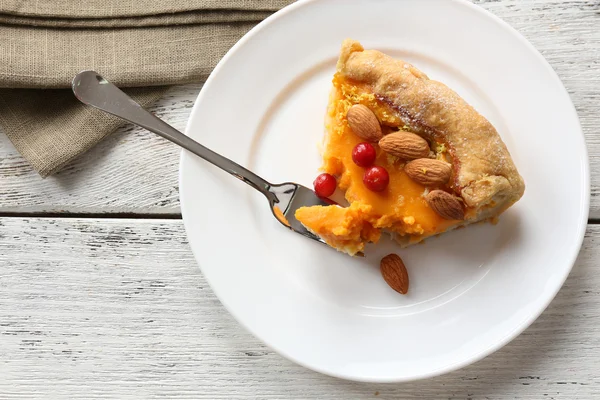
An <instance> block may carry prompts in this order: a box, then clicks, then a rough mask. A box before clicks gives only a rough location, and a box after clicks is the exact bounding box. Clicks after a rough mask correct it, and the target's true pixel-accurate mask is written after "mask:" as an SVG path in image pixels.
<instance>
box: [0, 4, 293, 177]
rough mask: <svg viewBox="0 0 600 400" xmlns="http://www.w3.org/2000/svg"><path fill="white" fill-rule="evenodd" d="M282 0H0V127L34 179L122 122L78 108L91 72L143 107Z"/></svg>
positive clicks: (209, 64)
mask: <svg viewBox="0 0 600 400" xmlns="http://www.w3.org/2000/svg"><path fill="white" fill-rule="evenodd" d="M291 2H292V1H291V0H134V1H129V0H80V1H75V0H0V127H1V128H2V130H3V131H4V132H5V133H6V135H8V137H9V138H10V140H11V141H12V142H13V144H14V145H15V147H16V148H17V150H18V151H19V152H20V153H21V154H22V155H23V157H25V158H26V159H27V160H28V161H29V163H30V164H31V165H32V166H33V168H34V169H35V170H36V171H38V172H39V174H40V175H41V176H43V177H45V176H48V175H50V174H52V173H54V172H57V171H58V170H60V169H61V168H62V167H63V166H64V165H65V164H66V163H68V162H69V161H70V160H72V159H73V158H74V157H76V156H78V155H80V154H81V153H83V152H85V151H86V150H88V149H89V148H91V147H92V146H93V145H95V144H96V143H98V142H99V141H100V140H101V139H102V138H104V137H105V136H106V135H108V134H109V133H111V132H112V131H114V130H115V129H116V128H117V127H118V126H119V125H121V124H122V121H121V120H119V119H117V118H114V117H111V116H107V115H106V114H104V113H102V112H100V111H98V110H94V109H92V108H90V107H86V106H84V105H82V104H80V103H79V102H78V101H77V100H76V99H75V98H74V96H73V94H72V92H71V90H70V83H71V80H72V79H73V77H74V76H75V74H76V73H77V72H79V71H82V70H85V69H93V70H95V71H97V72H99V73H100V74H101V75H103V76H104V77H106V78H107V79H109V80H110V81H111V82H113V83H115V84H116V85H118V86H120V87H126V88H127V89H125V91H126V92H128V93H129V94H130V95H131V96H133V97H134V98H135V99H136V100H137V101H138V102H140V103H141V104H142V105H143V106H147V105H149V104H151V103H152V102H154V101H156V100H157V99H158V98H159V97H160V96H161V95H162V94H163V93H164V92H165V90H166V87H167V86H166V85H173V84H182V83H189V82H201V81H203V80H204V79H206V77H207V76H208V74H209V73H210V72H211V70H212V68H213V67H214V66H215V64H216V63H217V62H218V61H219V60H220V59H221V57H222V56H223V55H224V54H225V53H226V52H227V50H228V49H229V48H230V47H231V46H232V45H233V44H234V43H235V42H236V41H237V40H238V39H239V38H240V37H242V36H243V35H244V34H245V33H246V32H247V31H248V30H250V28H252V27H253V26H254V25H255V24H256V23H258V22H259V21H261V20H262V19H264V18H265V17H267V16H268V15H270V14H271V13H273V12H274V11H276V10H278V9H279V8H281V7H283V6H285V5H287V4H289V3H291Z"/></svg>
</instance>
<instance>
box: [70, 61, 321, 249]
mask: <svg viewBox="0 0 600 400" xmlns="http://www.w3.org/2000/svg"><path fill="white" fill-rule="evenodd" d="M72 88H73V93H75V97H77V99H79V101H81V102H82V103H84V104H87V105H90V106H93V107H96V108H98V109H100V110H102V111H104V112H107V113H109V114H112V115H115V116H117V117H119V118H122V119H124V120H126V121H129V122H131V123H133V124H135V125H139V126H141V127H142V128H145V129H147V130H149V131H150V132H154V133H156V134H158V135H160V136H162V137H164V138H165V139H167V140H170V141H171V142H173V143H175V144H177V145H179V146H181V147H183V148H184V149H186V150H188V151H190V152H192V153H193V154H195V155H197V156H198V157H200V158H203V159H204V160H206V161H208V162H209V163H211V164H213V165H215V166H217V167H219V168H221V169H222V170H223V171H226V172H229V173H230V174H231V175H233V176H235V177H236V178H238V179H239V180H241V181H243V182H245V183H247V184H248V185H250V186H251V187H253V188H254V189H256V190H258V191H259V192H261V193H262V194H263V195H264V196H265V197H266V198H267V200H268V201H269V206H270V207H271V212H272V213H273V216H274V217H275V218H276V219H277V220H278V221H279V222H281V224H282V225H283V226H285V227H286V228H289V229H291V230H293V231H294V232H297V233H299V234H301V235H303V236H306V237H307V238H310V239H313V240H317V241H319V242H321V243H325V242H324V241H323V240H322V239H321V238H319V237H318V236H316V235H314V234H313V233H312V232H310V231H308V230H307V229H306V228H305V227H304V225H302V224H301V223H300V222H299V221H298V220H297V219H296V217H295V216H294V214H295V212H296V210H297V209H298V208H300V207H304V206H314V205H328V203H327V202H326V201H324V200H322V199H321V198H319V197H318V196H317V195H316V194H315V192H313V191H312V190H311V189H309V188H307V187H305V186H302V185H299V184H297V183H292V182H285V183H280V184H272V183H269V182H268V181H266V180H264V179H263V178H261V177H260V176H258V175H256V174H255V173H253V172H252V171H249V170H248V169H246V168H244V167H242V166H241V165H239V164H237V163H235V162H233V161H231V160H230V159H228V158H225V157H223V156H222V155H220V154H217V153H215V152H214V151H212V150H210V149H208V148H206V147H204V146H202V145H201V144H200V143H198V142H196V141H194V140H192V139H190V138H189V137H187V136H186V135H184V134H183V133H181V132H179V131H178V130H177V129H175V128H173V127H172V126H171V125H169V124H167V123H166V122H164V121H163V120H161V119H159V118H158V117H156V116H154V115H153V114H151V113H150V112H148V111H146V110H145V109H144V108H142V106H140V105H139V104H138V103H136V102H135V101H134V100H133V99H132V98H131V97H129V96H128V95H126V94H125V93H124V92H123V91H121V90H120V89H119V88H118V87H116V86H115V85H113V84H112V83H110V82H109V81H107V80H106V79H104V78H103V77H102V76H100V75H99V74H97V73H96V72H94V71H83V72H80V73H79V74H77V75H76V76H75V78H74V79H73V83H72ZM277 209H279V211H280V213H278V211H277ZM278 214H279V215H278ZM281 215H283V216H284V217H285V218H281Z"/></svg>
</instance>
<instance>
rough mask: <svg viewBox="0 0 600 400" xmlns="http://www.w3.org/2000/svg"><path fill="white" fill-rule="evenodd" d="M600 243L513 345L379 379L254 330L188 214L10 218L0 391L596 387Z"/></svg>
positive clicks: (306, 394)
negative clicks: (364, 378) (468, 361)
mask: <svg viewBox="0 0 600 400" xmlns="http://www.w3.org/2000/svg"><path fill="white" fill-rule="evenodd" d="M599 244H600V226H597V225H591V226H590V227H589V229H588V232H587V237H586V240H585V243H584V246H583V250H582V252H581V254H580V256H579V260H578V261H577V264H576V266H575V268H574V270H573V272H572V273H571V276H570V277H569V279H568V281H567V283H566V285H565V286H564V287H563V289H562V290H561V291H560V293H559V294H558V296H557V298H556V299H555V300H554V301H553V303H552V304H551V306H550V307H549V308H548V309H547V310H546V312H545V313H544V314H543V315H542V316H541V317H540V318H539V319H538V321H537V322H535V323H534V324H533V326H532V327H530V328H529V329H528V330H527V331H526V332H525V333H524V334H522V335H521V336H520V337H518V338H517V339H515V340H514V341H513V342H512V343H511V344H509V345H508V346H506V347H505V348H504V349H502V350H500V351H498V352H496V353H495V354H493V355H491V356H490V357H488V358H486V359H484V360H483V361H480V362H478V363H476V364H475V365H472V366H470V367H467V368H465V369H463V370H460V371H457V372H454V373H451V374H449V375H446V376H442V377H438V378H435V379H430V380H425V381H420V382H414V383H407V384H394V385H381V384H361V383H352V382H346V381H342V380H338V379H334V378H330V377H326V376H323V375H320V374H318V373H314V372H311V371H309V370H307V369H305V368H303V367H300V366H297V365H295V364H293V363H291V362H289V361H287V360H285V359H283V358H282V357H280V356H279V355H277V354H275V353H274V352H273V351H271V350H269V349H268V348H266V347H265V346H264V345H262V344H261V343H260V342H259V341H258V340H257V339H255V338H253V337H252V336H251V335H250V334H248V333H247V332H245V331H244V330H243V329H242V328H241V327H240V326H239V325H238V324H237V323H236V322H235V321H234V320H233V319H232V317H230V316H229V315H228V313H227V312H226V311H225V310H224V308H223V307H222V306H221V304H220V303H219V301H218V300H217V299H216V298H215V296H214V295H213V293H212V291H211V289H210V288H209V287H208V285H207V283H206V281H205V280H204V279H203V277H202V275H201V273H200V272H199V270H198V268H197V266H196V264H195V262H194V260H193V257H192V254H191V252H190V250H189V248H188V244H187V243H186V238H185V234H184V230H183V227H182V223H181V221H179V220H126V219H98V220H95V219H75V218H69V219H53V218H41V219H37V218H30V219H21V218H0V398H2V399H5V398H26V399H47V398H53V399H54V398H87V399H89V398H120V399H127V398H144V399H150V398H161V397H168V398H188V399H282V398H286V399H337V400H349V399H370V398H372V399H404V398H407V399H413V398H423V399H438V398H439V399H509V398H510V399H512V398H518V399H535V400H539V399H592V398H598V396H600V374H599V373H598V371H599V370H600V290H599V289H598V288H599V287H600V265H599V263H598V261H597V260H598V259H600V246H599ZM16 255H18V256H16ZM376 393H379V394H378V395H376Z"/></svg>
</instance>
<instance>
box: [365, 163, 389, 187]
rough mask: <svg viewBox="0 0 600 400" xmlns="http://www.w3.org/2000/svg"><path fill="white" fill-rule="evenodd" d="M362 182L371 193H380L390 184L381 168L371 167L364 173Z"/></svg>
mask: <svg viewBox="0 0 600 400" xmlns="http://www.w3.org/2000/svg"><path fill="white" fill-rule="evenodd" d="M363 182H364V184H365V186H366V187H367V189H369V190H372V191H373V192H381V191H383V190H384V189H385V188H386V187H387V185H388V183H390V175H389V174H388V172H387V170H386V169H385V168H383V167H379V166H375V167H371V168H369V169H367V170H366V171H365V174H364V175H363Z"/></svg>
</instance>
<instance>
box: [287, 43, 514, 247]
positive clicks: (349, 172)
mask: <svg viewBox="0 0 600 400" xmlns="http://www.w3.org/2000/svg"><path fill="white" fill-rule="evenodd" d="M364 142H367V143H370V144H371V145H372V146H373V148H374V149H375V152H376V156H375V159H374V163H373V165H374V166H376V167H377V168H378V169H379V171H381V169H385V171H387V175H388V178H389V179H388V181H389V183H386V182H384V183H383V185H384V186H385V187H384V188H383V189H382V187H381V185H379V186H377V185H375V187H376V189H373V187H370V186H369V185H367V183H369V182H367V181H366V179H367V176H366V175H365V174H366V173H367V171H368V168H365V166H364V165H363V166H361V165H359V164H361V163H358V164H357V162H356V160H355V159H353V150H355V147H356V146H357V145H358V144H360V143H364ZM322 170H323V171H324V172H325V173H329V174H331V175H333V176H334V177H336V178H337V185H338V188H339V189H340V190H342V191H343V192H344V193H345V197H346V199H347V200H348V202H349V203H350V206H349V207H346V208H343V207H340V206H336V205H332V206H324V207H322V206H315V207H304V208H300V209H298V210H297V212H296V218H297V219H298V220H299V221H300V222H302V223H303V224H304V225H305V226H306V227H307V228H308V229H309V230H311V231H312V232H313V233H315V234H316V235H319V236H320V237H321V238H323V239H324V240H325V241H326V242H327V243H328V244H329V245H330V246H332V247H334V248H336V249H338V250H340V251H343V252H346V253H348V254H350V255H355V254H357V253H359V252H362V251H363V250H364V248H365V244H367V243H369V242H377V241H378V240H379V238H380V236H381V233H382V232H387V233H390V234H392V236H393V237H394V238H395V239H396V240H397V241H398V242H399V243H400V244H401V245H402V246H407V245H411V244H414V243H418V242H420V241H422V240H423V239H425V238H427V237H429V236H433V235H437V234H440V233H443V232H447V231H449V230H452V229H454V228H457V227H459V226H463V225H468V224H472V223H474V222H478V221H482V220H494V219H495V218H496V217H497V216H499V215H500V214H501V213H502V212H504V211H505V210H506V209H508V208H509V207H510V206H511V205H513V204H514V203H515V202H516V201H518V200H519V199H520V198H521V196H522V195H523V192H524V189H525V185H524V183H523V179H522V178H521V176H520V175H519V173H518V171H517V168H516V167H515V165H514V163H513V160H512V159H511V157H510V154H509V152H508V150H507V149H506V146H505V144H504V143H503V142H502V139H501V138H500V136H499V135H498V132H496V129H494V127H493V126H492V124H491V123H490V122H489V121H488V120H487V119H485V118H484V117H483V116H482V115H480V114H479V113H478V112H477V111H476V110H475V109H474V108H473V107H471V106H470V105H468V104H467V103H466V102H465V101H464V100H463V99H462V98H461V97H460V96H459V95H458V94H456V93H455V92H454V91H452V90H451V89H450V88H448V87H447V86H445V85H444V84H442V83H440V82H436V81H434V80H430V79H429V78H428V77H427V76H426V75H425V74H424V73H423V72H421V71H419V70H418V69H417V68H415V67H414V66H412V65H410V64H409V63H406V62H404V61H401V60H397V59H394V58H391V57H389V56H387V55H385V54H383V53H381V52H379V51H375V50H365V49H364V48H363V47H362V46H361V45H360V43H358V42H356V41H353V40H346V41H344V43H343V45H342V49H341V54H340V58H339V60H338V63H337V71H336V73H335V75H334V77H333V89H332V91H331V94H330V99H329V106H328V110H327V115H326V134H325V140H324V143H323V166H322ZM385 171H384V172H385ZM376 183H377V182H376ZM379 183H381V182H379Z"/></svg>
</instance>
